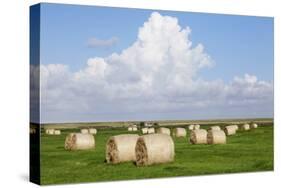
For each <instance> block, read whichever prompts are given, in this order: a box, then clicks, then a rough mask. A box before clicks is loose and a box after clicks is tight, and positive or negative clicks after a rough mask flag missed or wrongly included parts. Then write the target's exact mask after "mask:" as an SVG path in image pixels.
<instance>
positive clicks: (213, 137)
mask: <svg viewBox="0 0 281 188" xmlns="http://www.w3.org/2000/svg"><path fill="white" fill-rule="evenodd" d="M207 142H208V144H225V143H226V135H225V133H224V131H222V130H210V131H208V134H207Z"/></svg>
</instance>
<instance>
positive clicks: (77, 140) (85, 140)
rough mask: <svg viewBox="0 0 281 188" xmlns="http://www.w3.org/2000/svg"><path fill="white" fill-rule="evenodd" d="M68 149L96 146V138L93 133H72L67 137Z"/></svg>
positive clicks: (66, 146) (66, 144)
mask: <svg viewBox="0 0 281 188" xmlns="http://www.w3.org/2000/svg"><path fill="white" fill-rule="evenodd" d="M64 148H65V149H66V150H86V149H93V148H95V138H94V136H93V135H92V134H83V133H70V134H69V135H68V136H67V137H66V139H65V145H64Z"/></svg>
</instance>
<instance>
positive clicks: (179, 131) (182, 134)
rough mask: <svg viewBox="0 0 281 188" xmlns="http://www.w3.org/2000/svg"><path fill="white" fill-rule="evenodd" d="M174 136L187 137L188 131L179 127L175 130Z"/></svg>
mask: <svg viewBox="0 0 281 188" xmlns="http://www.w3.org/2000/svg"><path fill="white" fill-rule="evenodd" d="M173 136H175V137H186V130H185V128H180V127H177V128H175V129H174V130H173Z"/></svg>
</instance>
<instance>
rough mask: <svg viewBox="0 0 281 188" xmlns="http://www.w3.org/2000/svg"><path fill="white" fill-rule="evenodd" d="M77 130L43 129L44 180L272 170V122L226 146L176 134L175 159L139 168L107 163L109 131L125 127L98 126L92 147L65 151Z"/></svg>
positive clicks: (229, 139) (241, 134)
mask: <svg viewBox="0 0 281 188" xmlns="http://www.w3.org/2000/svg"><path fill="white" fill-rule="evenodd" d="M207 127H208V126H205V127H203V128H207ZM73 131H74V132H75V131H78V130H64V131H62V132H63V133H62V135H60V136H54V135H46V134H44V133H43V134H42V136H41V183H42V184H62V183H79V182H96V181H110V180H128V179H144V178H158V177H174V176H194V175H205V174H221V173H237V172H254V171H270V170H273V125H267V126H261V127H259V128H257V129H254V130H250V131H245V132H238V134H236V135H233V136H229V137H227V144H225V145H191V144H189V143H188V142H187V138H180V139H174V141H175V152H176V157H175V161H174V162H173V163H168V164H160V165H153V166H148V167H136V166H135V165H134V164H133V163H131V162H129V163H122V164H117V165H110V164H106V163H104V159H105V144H106V141H107V139H108V138H109V137H110V136H111V135H117V134H123V133H126V134H127V133H128V132H127V131H126V130H125V128H123V129H122V128H119V129H117V128H116V129H103V130H99V131H98V134H97V135H96V136H95V139H96V148H95V149H94V150H88V151H65V150H64V139H65V137H66V135H67V134H68V133H69V132H73Z"/></svg>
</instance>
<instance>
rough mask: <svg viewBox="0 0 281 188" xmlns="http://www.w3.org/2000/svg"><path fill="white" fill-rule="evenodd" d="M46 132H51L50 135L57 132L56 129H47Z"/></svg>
mask: <svg viewBox="0 0 281 188" xmlns="http://www.w3.org/2000/svg"><path fill="white" fill-rule="evenodd" d="M46 133H47V134H50V135H53V134H54V133H55V129H47V130H46Z"/></svg>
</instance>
